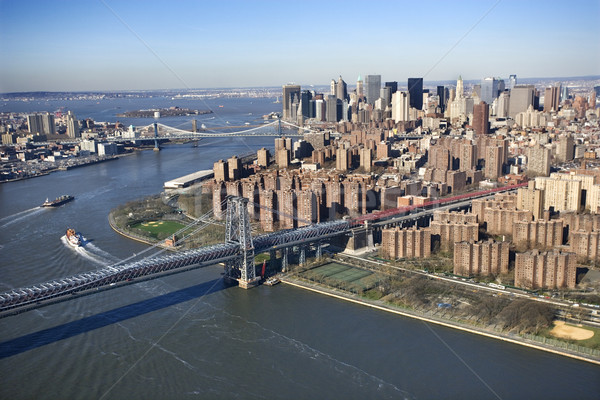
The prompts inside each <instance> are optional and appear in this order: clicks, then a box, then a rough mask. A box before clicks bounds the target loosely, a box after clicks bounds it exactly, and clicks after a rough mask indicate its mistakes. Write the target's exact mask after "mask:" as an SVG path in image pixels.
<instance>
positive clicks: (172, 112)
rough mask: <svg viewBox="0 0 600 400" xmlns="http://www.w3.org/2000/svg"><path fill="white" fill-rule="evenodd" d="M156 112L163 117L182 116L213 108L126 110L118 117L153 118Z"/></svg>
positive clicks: (207, 111) (205, 112)
mask: <svg viewBox="0 0 600 400" xmlns="http://www.w3.org/2000/svg"><path fill="white" fill-rule="evenodd" d="M155 113H159V114H160V116H161V117H181V116H190V115H206V114H212V113H213V112H212V110H191V109H189V108H179V107H170V108H161V109H152V110H136V111H125V112H124V113H120V114H117V117H125V118H153V117H154V116H155Z"/></svg>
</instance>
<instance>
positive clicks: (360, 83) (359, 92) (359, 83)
mask: <svg viewBox="0 0 600 400" xmlns="http://www.w3.org/2000/svg"><path fill="white" fill-rule="evenodd" d="M363 94H364V90H363V81H362V78H361V77H360V75H359V76H358V79H357V80H356V95H357V96H358V97H360V96H362V95H363Z"/></svg>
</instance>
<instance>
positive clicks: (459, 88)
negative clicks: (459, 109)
mask: <svg viewBox="0 0 600 400" xmlns="http://www.w3.org/2000/svg"><path fill="white" fill-rule="evenodd" d="M463 97H465V88H464V85H463V80H462V76H460V75H459V76H458V80H457V81H456V93H455V95H454V99H462V98H463Z"/></svg>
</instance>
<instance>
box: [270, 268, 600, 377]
mask: <svg viewBox="0 0 600 400" xmlns="http://www.w3.org/2000/svg"><path fill="white" fill-rule="evenodd" d="M281 281H282V282H283V283H285V284H288V285H291V286H295V287H298V288H302V289H306V290H310V291H312V292H316V293H320V294H323V295H326V296H330V297H334V298H336V299H340V300H345V301H349V302H351V303H355V304H360V305H363V306H366V307H371V308H374V309H377V310H381V311H386V312H391V313H394V314H398V315H402V316H404V317H408V318H414V319H418V320H421V321H424V322H429V323H432V324H436V325H441V326H445V327H447V328H452V329H458V330H460V331H463V332H468V333H472V334H475V335H481V336H486V337H489V338H492V339H497V340H502V341H504V342H508V343H513V344H517V345H520V346H526V347H530V348H533V349H537V350H542V351H546V352H549V353H554V354H558V355H561V356H565V357H570V358H574V359H576V360H580V361H585V362H589V363H592V364H596V365H600V359H597V358H593V357H585V356H583V355H580V354H575V353H572V352H568V351H564V350H560V349H556V348H552V347H549V346H543V345H541V344H537V343H534V342H532V341H529V340H527V339H524V338H523V339H514V338H511V337H508V336H507V335H502V334H494V333H490V332H486V331H483V330H479V329H475V328H470V327H466V326H463V325H459V324H456V323H452V322H449V321H448V322H446V321H441V320H437V319H433V318H429V317H425V316H422V315H418V314H415V313H411V312H409V311H402V310H398V309H395V308H392V307H389V306H386V305H383V304H376V303H375V302H372V301H369V300H366V299H362V298H356V297H354V296H352V295H351V294H347V293H341V292H339V291H336V292H334V291H333V289H329V288H324V287H320V286H316V285H313V284H310V283H307V282H302V281H299V280H297V279H294V278H290V277H289V276H282V277H281Z"/></svg>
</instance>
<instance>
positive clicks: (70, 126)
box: [67, 111, 81, 138]
mask: <svg viewBox="0 0 600 400" xmlns="http://www.w3.org/2000/svg"><path fill="white" fill-rule="evenodd" d="M67 136H69V137H71V138H78V137H81V132H79V121H78V120H77V118H75V115H73V113H72V112H71V111H69V112H68V114H67Z"/></svg>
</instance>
